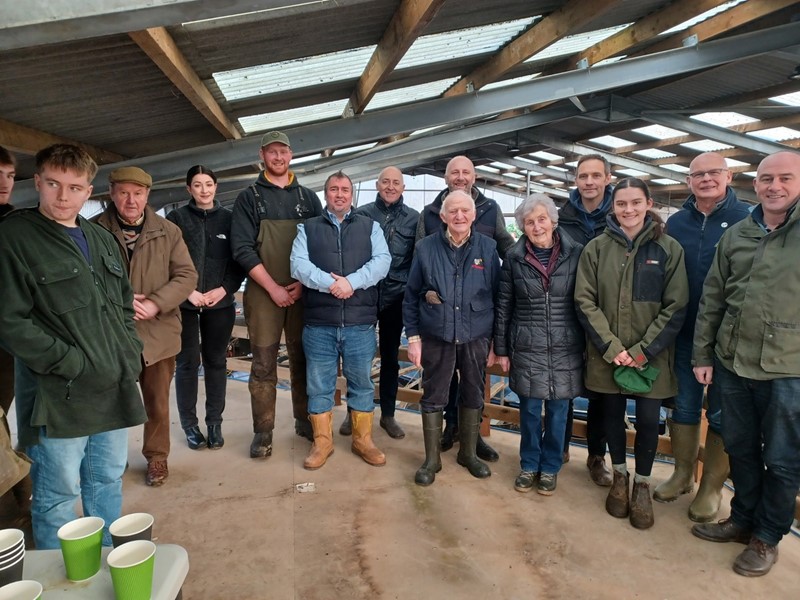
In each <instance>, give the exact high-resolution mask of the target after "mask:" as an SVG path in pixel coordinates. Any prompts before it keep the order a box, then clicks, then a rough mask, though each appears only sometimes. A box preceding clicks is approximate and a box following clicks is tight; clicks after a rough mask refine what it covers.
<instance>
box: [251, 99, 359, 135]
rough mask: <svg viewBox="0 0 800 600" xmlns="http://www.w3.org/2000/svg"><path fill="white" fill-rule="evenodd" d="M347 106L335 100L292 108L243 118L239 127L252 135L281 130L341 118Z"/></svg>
mask: <svg viewBox="0 0 800 600" xmlns="http://www.w3.org/2000/svg"><path fill="white" fill-rule="evenodd" d="M346 105H347V100H335V101H333V102H326V103H324V104H315V105H313V106H304V107H302V108H291V109H289V110H280V111H277V112H272V113H264V114H261V115H254V116H252V117H242V118H241V119H239V125H240V126H241V128H242V129H243V130H244V132H245V133H247V134H250V133H255V132H256V131H268V130H270V129H280V128H282V127H287V126H289V125H294V124H296V123H308V122H314V121H324V120H325V119H332V118H334V117H340V116H341V115H342V112H344V107H345V106H346Z"/></svg>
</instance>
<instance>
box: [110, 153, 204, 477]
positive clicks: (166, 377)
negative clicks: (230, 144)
mask: <svg viewBox="0 0 800 600" xmlns="http://www.w3.org/2000/svg"><path fill="white" fill-rule="evenodd" d="M108 181H109V184H110V185H109V194H110V195H111V200H112V201H113V204H110V205H109V206H108V208H107V209H106V210H105V212H103V214H101V215H100V216H99V217H98V218H97V222H98V223H99V224H100V225H102V226H103V227H105V228H106V229H107V230H108V231H110V232H111V233H112V234H113V236H114V237H115V238H116V240H117V242H118V244H119V247H120V250H121V253H122V256H123V259H124V260H125V266H126V267H127V270H128V276H129V277H130V280H131V287H133V292H134V295H133V309H134V313H135V314H134V320H135V321H136V332H137V333H138V334H139V337H140V338H141V340H142V342H144V351H143V352H142V373H141V375H140V377H139V384H140V385H141V387H142V397H143V399H144V406H145V410H146V411H147V422H146V423H145V424H144V439H143V441H142V454H143V455H144V457H145V458H146V459H147V474H146V476H145V483H146V484H147V485H150V486H158V485H162V484H163V483H164V481H165V480H166V478H167V476H168V475H169V469H168V467H167V457H168V456H169V385H170V382H171V381H172V376H173V375H174V373H175V356H176V355H177V354H178V352H180V349H181V319H180V308H179V307H180V304H181V302H183V301H184V300H186V298H188V297H189V294H191V293H192V291H193V290H194V289H195V286H196V285H197V272H196V271H195V268H194V265H193V263H192V258H191V256H189V250H188V249H187V248H186V244H185V243H184V241H183V235H182V234H181V230H180V229H179V228H178V226H177V225H175V224H173V223H170V222H169V221H167V220H166V219H164V218H163V217H160V216H158V215H157V214H156V213H155V211H154V210H153V209H152V208H151V207H150V206H149V205H148V204H147V197H148V195H149V194H150V187H151V186H152V184H153V179H152V178H151V177H150V175H148V174H147V173H145V172H144V171H143V170H142V169H140V168H139V167H121V168H119V169H116V170H115V171H112V172H111V174H110V175H109V176H108ZM156 317H158V318H156Z"/></svg>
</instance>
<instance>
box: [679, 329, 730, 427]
mask: <svg viewBox="0 0 800 600" xmlns="http://www.w3.org/2000/svg"><path fill="white" fill-rule="evenodd" d="M675 375H676V376H677V378H678V394H677V395H676V396H675V408H674V409H673V410H672V420H673V421H675V422H676V423H680V424H682V425H698V424H699V423H700V417H701V415H702V414H703V387H704V386H703V385H702V384H701V383H698V381H697V378H696V377H695V376H694V371H693V369H692V338H688V337H684V336H680V335H679V336H678V338H677V339H676V340H675ZM708 402H709V407H708V410H707V411H706V417H707V418H708V426H709V427H711V429H712V430H713V431H714V432H715V433H719V432H720V423H719V420H720V408H719V405H717V406H715V407H713V408H712V406H711V398H709V400H708Z"/></svg>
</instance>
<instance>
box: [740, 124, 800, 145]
mask: <svg viewBox="0 0 800 600" xmlns="http://www.w3.org/2000/svg"><path fill="white" fill-rule="evenodd" d="M747 135H752V136H753V137H757V138H761V139H762V140H770V141H771V142H783V141H784V140H796V139H797V138H800V131H797V129H791V128H790V127H770V128H769V129H759V130H758V131H748V132H747Z"/></svg>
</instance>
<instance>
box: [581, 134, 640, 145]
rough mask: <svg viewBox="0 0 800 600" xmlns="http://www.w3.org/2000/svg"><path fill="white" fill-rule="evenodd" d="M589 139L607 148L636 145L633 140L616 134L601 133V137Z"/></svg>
mask: <svg viewBox="0 0 800 600" xmlns="http://www.w3.org/2000/svg"><path fill="white" fill-rule="evenodd" d="M589 141H590V142H594V143H595V144H598V145H600V146H605V147H606V148H622V147H623V146H633V145H634V144H633V142H631V141H629V140H624V139H622V138H620V137H616V136H614V135H601V136H600V137H596V138H591V139H590V140H589Z"/></svg>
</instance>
